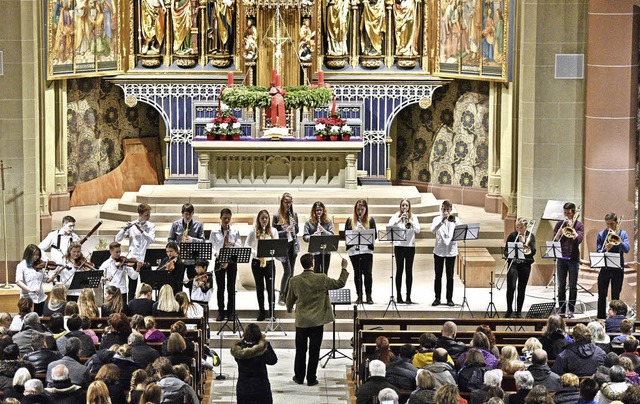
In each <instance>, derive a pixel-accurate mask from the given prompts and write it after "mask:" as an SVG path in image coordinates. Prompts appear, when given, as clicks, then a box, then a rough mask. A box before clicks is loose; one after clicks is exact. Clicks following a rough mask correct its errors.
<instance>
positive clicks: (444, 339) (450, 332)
mask: <svg viewBox="0 0 640 404" xmlns="http://www.w3.org/2000/svg"><path fill="white" fill-rule="evenodd" d="M457 333H458V326H457V325H456V323H454V322H453V321H447V322H446V323H444V325H443V326H442V331H441V332H440V337H439V338H438V342H437V343H436V346H437V347H439V348H444V349H446V350H447V352H448V353H449V355H451V357H452V358H453V360H458V357H459V356H460V355H461V354H462V353H463V352H466V351H467V346H466V345H465V344H464V343H463V342H460V341H456V334H457Z"/></svg>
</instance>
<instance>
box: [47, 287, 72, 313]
mask: <svg viewBox="0 0 640 404" xmlns="http://www.w3.org/2000/svg"><path fill="white" fill-rule="evenodd" d="M66 305H67V288H66V287H65V286H64V284H62V283H58V284H57V285H54V286H53V288H51V293H50V295H49V299H47V302H46V303H45V304H44V309H43V310H42V316H43V317H51V315H52V314H53V313H60V314H64V308H65V306H66Z"/></svg>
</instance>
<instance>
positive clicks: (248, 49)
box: [242, 19, 258, 62]
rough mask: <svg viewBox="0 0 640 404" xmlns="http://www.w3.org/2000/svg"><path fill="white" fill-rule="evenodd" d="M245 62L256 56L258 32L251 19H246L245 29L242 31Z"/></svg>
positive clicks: (254, 58)
mask: <svg viewBox="0 0 640 404" xmlns="http://www.w3.org/2000/svg"><path fill="white" fill-rule="evenodd" d="M242 56H243V57H244V58H245V60H246V61H247V62H252V61H254V60H256V58H257V57H258V34H257V32H256V27H255V25H254V23H253V20H252V19H249V20H247V29H246V30H245V31H244V54H243V55H242Z"/></svg>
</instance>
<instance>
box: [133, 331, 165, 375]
mask: <svg viewBox="0 0 640 404" xmlns="http://www.w3.org/2000/svg"><path fill="white" fill-rule="evenodd" d="M127 342H128V344H129V346H130V347H131V357H132V358H133V361H134V362H135V364H136V365H137V366H138V367H139V368H140V369H145V368H146V367H147V366H149V365H150V364H152V363H153V361H154V360H156V359H157V358H158V357H159V356H160V352H158V350H157V349H154V348H152V347H150V346H149V345H148V344H147V343H146V342H145V341H144V337H143V336H142V334H140V333H139V332H137V331H133V332H132V333H131V335H129V338H128V339H127Z"/></svg>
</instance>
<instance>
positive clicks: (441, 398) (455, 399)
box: [434, 384, 467, 404]
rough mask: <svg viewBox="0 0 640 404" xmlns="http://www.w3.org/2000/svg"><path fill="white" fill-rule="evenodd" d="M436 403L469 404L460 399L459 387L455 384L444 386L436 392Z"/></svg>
mask: <svg viewBox="0 0 640 404" xmlns="http://www.w3.org/2000/svg"><path fill="white" fill-rule="evenodd" d="M434 402H436V403H438V404H467V400H465V399H464V398H462V397H460V393H459V392H458V386H456V385H455V384H443V385H442V386H440V387H439V388H438V389H437V390H436V395H435V397H434Z"/></svg>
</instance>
